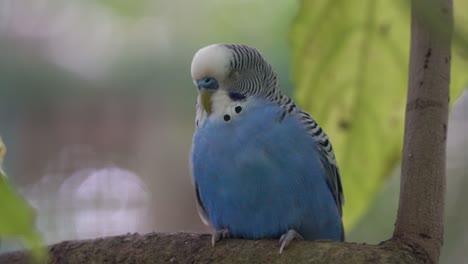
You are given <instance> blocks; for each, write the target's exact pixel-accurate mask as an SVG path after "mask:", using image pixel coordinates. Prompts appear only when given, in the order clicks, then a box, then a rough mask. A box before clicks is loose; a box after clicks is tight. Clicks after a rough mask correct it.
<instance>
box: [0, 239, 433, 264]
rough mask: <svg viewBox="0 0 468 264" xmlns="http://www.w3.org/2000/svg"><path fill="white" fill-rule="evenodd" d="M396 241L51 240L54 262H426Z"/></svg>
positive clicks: (16, 255) (3, 258)
mask: <svg viewBox="0 0 468 264" xmlns="http://www.w3.org/2000/svg"><path fill="white" fill-rule="evenodd" d="M399 244H400V243H399V242H398V241H387V242H384V243H381V244H379V245H366V244H360V243H342V242H328V241H294V242H293V243H292V244H291V245H290V246H289V247H288V248H287V249H286V250H285V251H284V252H283V254H282V255H280V254H278V249H279V245H278V241H277V240H240V239H229V240H226V241H220V242H218V244H217V245H216V246H215V247H212V246H211V236H210V235H206V234H188V233H173V234H164V233H150V234H146V235H139V234H132V235H130V234H129V235H123V236H116V237H107V238H98V239H94V240H82V241H64V242H61V243H58V244H55V245H52V246H49V254H50V263H70V264H73V263H299V264H300V263H375V264H379V263H411V264H417V263H424V262H423V261H421V260H420V259H418V258H416V257H415V255H417V254H415V252H414V251H413V250H412V249H411V248H410V247H401V246H400V245H399ZM28 259H29V258H28V256H27V255H26V253H25V252H12V253H7V254H3V255H0V263H9V264H18V263H28Z"/></svg>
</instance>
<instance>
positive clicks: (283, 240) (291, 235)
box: [279, 229, 304, 254]
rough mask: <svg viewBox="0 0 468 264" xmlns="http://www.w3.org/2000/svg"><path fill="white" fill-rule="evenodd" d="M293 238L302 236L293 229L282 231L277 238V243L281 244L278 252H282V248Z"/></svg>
mask: <svg viewBox="0 0 468 264" xmlns="http://www.w3.org/2000/svg"><path fill="white" fill-rule="evenodd" d="M294 239H299V240H304V238H302V236H301V235H300V234H299V233H298V232H296V230H294V229H289V230H288V232H286V233H284V234H283V235H282V236H281V237H280V239H279V243H280V245H281V246H280V250H279V253H280V254H281V253H283V250H284V249H285V248H286V247H287V246H288V245H289V244H291V241H293V240H294Z"/></svg>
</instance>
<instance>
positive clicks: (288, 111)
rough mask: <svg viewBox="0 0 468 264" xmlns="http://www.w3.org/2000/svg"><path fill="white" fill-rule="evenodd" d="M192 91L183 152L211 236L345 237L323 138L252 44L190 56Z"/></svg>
mask: <svg viewBox="0 0 468 264" xmlns="http://www.w3.org/2000/svg"><path fill="white" fill-rule="evenodd" d="M191 73H192V79H193V81H194V83H195V85H196V86H197V88H198V91H199V95H198V101H197V107H196V130H195V133H194V136H193V145H192V153H191V157H190V161H191V170H192V176H193V183H194V185H195V190H196V198H197V201H198V209H199V212H200V215H201V217H202V219H203V220H204V222H205V223H207V224H211V225H212V226H213V227H214V228H215V231H214V233H213V236H212V243H213V245H214V244H215V243H216V241H218V240H220V239H223V238H227V237H234V238H246V239H260V238H279V239H280V253H281V252H282V251H283V249H284V248H285V247H286V246H288V244H289V243H290V242H291V241H292V240H293V239H295V238H299V239H305V240H318V239H325V240H336V241H343V240H344V231H343V226H342V220H341V214H342V209H341V207H342V205H343V201H344V199H343V190H342V186H341V180H340V173H339V170H338V166H337V164H336V159H335V155H334V153H333V149H332V146H331V143H330V141H329V139H328V136H327V135H326V134H325V133H324V131H323V130H322V129H321V128H320V127H319V125H318V124H317V123H316V122H315V121H314V119H312V117H311V116H310V115H309V114H307V113H306V112H304V111H303V110H301V109H300V108H299V107H298V106H297V105H296V104H295V103H294V102H293V101H292V100H291V99H290V98H289V97H287V96H285V95H283V94H282V93H281V91H280V90H279V88H278V78H277V75H276V73H275V72H274V71H273V69H272V67H271V65H270V64H269V63H268V62H267V61H266V60H265V59H264V57H263V56H262V55H261V53H260V52H259V51H258V50H256V49H255V48H252V47H249V46H246V45H238V44H214V45H210V46H207V47H204V48H202V49H200V50H199V51H198V52H197V53H196V54H195V56H194V58H193V61H192V69H191Z"/></svg>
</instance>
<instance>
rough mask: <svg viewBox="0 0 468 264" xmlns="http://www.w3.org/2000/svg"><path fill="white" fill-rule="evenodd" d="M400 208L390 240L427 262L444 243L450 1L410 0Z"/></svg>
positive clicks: (433, 258) (432, 260)
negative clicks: (414, 250)
mask: <svg viewBox="0 0 468 264" xmlns="http://www.w3.org/2000/svg"><path fill="white" fill-rule="evenodd" d="M411 5H412V21H411V50H410V54H411V55H410V56H411V57H410V67H409V87H408V99H407V100H408V101H407V105H406V121H405V136H404V146H403V163H402V172H401V173H402V174H401V186H400V189H401V191H400V204H399V208H398V216H397V221H396V226H395V231H394V238H399V239H402V241H406V242H407V243H411V244H412V245H413V246H417V247H421V249H422V250H423V251H425V253H426V254H427V255H428V257H429V259H430V262H431V263H437V262H438V260H439V255H440V249H441V246H442V242H443V230H444V229H443V214H444V201H445V178H446V176H445V174H446V172H445V162H446V141H447V122H448V106H449V100H450V99H449V84H450V59H451V58H450V46H451V34H452V0H429V1H427V0H426V1H423V0H412V1H411Z"/></svg>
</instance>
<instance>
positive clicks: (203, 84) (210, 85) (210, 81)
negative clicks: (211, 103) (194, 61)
mask: <svg viewBox="0 0 468 264" xmlns="http://www.w3.org/2000/svg"><path fill="white" fill-rule="evenodd" d="M197 86H198V89H201V88H205V89H213V90H214V89H218V81H216V79H214V78H210V77H207V78H204V79H201V80H199V81H198V83H197Z"/></svg>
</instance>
